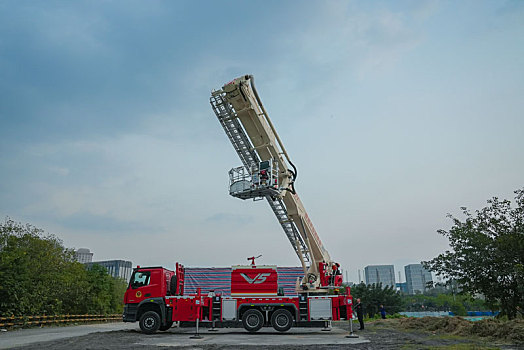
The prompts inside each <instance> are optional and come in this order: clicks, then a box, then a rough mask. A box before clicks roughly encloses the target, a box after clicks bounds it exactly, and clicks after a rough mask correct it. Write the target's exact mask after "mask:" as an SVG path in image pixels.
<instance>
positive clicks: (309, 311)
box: [123, 75, 352, 333]
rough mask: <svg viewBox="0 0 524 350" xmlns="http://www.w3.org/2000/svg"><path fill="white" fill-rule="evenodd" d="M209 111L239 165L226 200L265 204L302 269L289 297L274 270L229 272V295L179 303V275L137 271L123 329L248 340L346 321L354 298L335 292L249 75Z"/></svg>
mask: <svg viewBox="0 0 524 350" xmlns="http://www.w3.org/2000/svg"><path fill="white" fill-rule="evenodd" d="M210 102H211V106H212V108H213V111H214V112H215V115H216V116H217V118H218V121H219V122H220V124H221V126H222V127H223V129H224V131H225V133H226V135H227V136H228V138H229V140H230V141H231V143H232V145H233V148H234V149H235V151H236V152H237V154H238V156H239V157H240V159H241V161H242V163H243V165H242V166H240V167H236V168H233V169H231V170H230V171H229V179H230V184H229V185H230V186H229V194H230V195H231V196H233V197H236V198H240V199H243V200H245V199H253V200H264V199H265V200H266V201H267V202H268V204H269V206H270V207H271V209H272V210H273V213H274V214H275V216H276V218H277V220H278V221H279V223H280V225H281V227H282V229H283V230H284V233H285V234H286V236H287V237H288V239H289V242H290V243H291V246H292V247H293V249H294V250H295V253H296V254H297V257H298V258H299V261H300V263H301V265H302V269H303V271H304V276H303V278H302V279H301V280H298V281H297V284H296V288H295V293H294V295H290V296H286V295H283V293H282V292H281V291H280V290H279V286H278V282H277V281H278V276H277V269H276V266H257V265H255V263H254V259H255V258H250V259H252V263H251V265H247V266H233V268H232V272H231V295H218V294H217V295H215V294H214V293H212V292H211V293H208V294H206V295H204V294H202V293H201V292H200V290H198V291H197V293H196V294H189V295H184V267H183V266H182V265H180V264H178V263H177V264H176V269H175V271H170V270H167V269H164V268H162V267H137V268H136V269H135V270H134V272H133V275H132V277H131V281H130V283H129V287H128V289H127V291H126V293H125V308H124V315H123V319H124V321H125V322H136V321H139V323H140V328H141V329H142V331H143V332H145V333H154V332H156V331H157V330H167V329H169V328H170V327H171V326H172V325H173V322H180V324H181V325H193V324H194V323H196V324H197V325H198V324H199V322H203V323H207V324H212V325H213V326H217V327H220V326H222V327H226V326H228V327H232V326H240V325H242V326H243V327H244V328H245V329H246V330H248V331H249V332H256V331H258V330H259V329H260V328H261V327H263V326H272V327H273V328H274V329H276V330H277V331H280V332H284V331H287V330H288V329H290V328H291V327H292V326H312V325H317V324H320V325H321V324H323V323H325V322H329V321H331V320H335V321H336V320H340V319H347V318H350V317H351V315H352V309H351V306H352V297H351V295H350V290H349V288H346V289H344V288H341V285H342V275H341V272H340V269H339V267H340V265H339V264H338V263H336V262H334V261H332V259H331V257H330V255H329V253H328V252H327V250H326V248H325V247H324V245H323V244H322V241H321V240H320V237H319V235H318V234H317V232H316V230H315V228H314V227H313V223H312V221H311V219H310V218H309V216H308V215H307V212H306V210H305V208H304V205H303V204H302V202H301V200H300V198H299V196H298V194H297V192H296V190H295V180H296V178H297V168H296V167H295V165H294V164H293V163H292V162H291V160H290V158H289V155H288V153H287V151H286V149H285V148H284V145H283V144H282V142H281V140H280V137H279V136H278V134H277V132H276V130H275V128H274V126H273V123H272V122H271V120H270V119H269V116H268V114H267V112H266V110H265V108H264V106H263V105H262V102H261V100H260V97H259V96H258V93H257V90H256V88H255V83H254V78H253V76H252V75H245V76H242V77H240V78H237V79H235V80H233V81H231V82H229V83H227V84H225V85H224V86H223V87H222V89H219V90H214V91H213V92H212V94H211V99H210Z"/></svg>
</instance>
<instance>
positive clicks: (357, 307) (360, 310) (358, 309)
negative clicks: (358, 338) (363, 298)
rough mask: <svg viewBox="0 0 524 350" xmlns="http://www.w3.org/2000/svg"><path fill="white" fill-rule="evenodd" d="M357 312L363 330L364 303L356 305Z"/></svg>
mask: <svg viewBox="0 0 524 350" xmlns="http://www.w3.org/2000/svg"><path fill="white" fill-rule="evenodd" d="M355 311H356V312H357V318H358V322H359V323H360V328H359V329H361V330H363V329H364V308H363V307H362V303H357V305H355Z"/></svg>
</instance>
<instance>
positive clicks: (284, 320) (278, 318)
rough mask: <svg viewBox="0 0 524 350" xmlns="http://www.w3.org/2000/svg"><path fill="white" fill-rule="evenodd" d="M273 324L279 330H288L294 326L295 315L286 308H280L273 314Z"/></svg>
mask: <svg viewBox="0 0 524 350" xmlns="http://www.w3.org/2000/svg"><path fill="white" fill-rule="evenodd" d="M271 325H272V326H273V328H275V330H277V331H279V332H286V331H288V330H289V329H290V328H291V327H292V326H293V315H291V312H289V311H287V310H286V309H278V310H276V311H275V312H273V315H271Z"/></svg>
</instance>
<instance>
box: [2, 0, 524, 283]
mask: <svg viewBox="0 0 524 350" xmlns="http://www.w3.org/2000/svg"><path fill="white" fill-rule="evenodd" d="M523 38H524V3H522V2H521V1H461V2H445V1H442V2H441V1H395V2H388V1H366V2H357V1H329V2H326V1H304V2H298V1H264V2H247V1H223V2H214V1H187V2H183V1H147V2H146V1H125V2H124V1H112V2H109V1H76V2H70V1H46V2H40V1H23V2H20V1H0V122H1V128H0V174H1V181H0V214H1V215H2V216H4V217H5V216H9V217H11V218H12V219H14V220H16V221H21V222H29V223H32V224H34V225H36V226H38V227H41V228H43V229H45V230H46V231H49V232H51V233H54V234H56V235H58V236H59V237H61V238H62V239H63V240H64V243H65V244H66V245H67V246H69V247H74V248H79V247H88V248H90V249H91V250H92V251H93V252H94V253H95V259H98V260H103V259H129V260H131V261H133V263H134V264H141V265H148V264H154V265H158V264H164V265H166V266H171V265H172V264H173V263H174V261H181V262H183V263H185V264H186V265H191V266H229V265H232V264H239V263H244V262H245V261H246V260H245V258H246V257H248V256H252V255H258V254H263V258H261V260H260V262H261V263H265V264H278V265H281V266H282V265H287V266H294V265H298V260H297V259H296V257H295V255H294V253H293V251H292V249H291V247H290V246H289V243H288V242H287V239H286V237H285V235H284V234H283V232H281V229H280V227H279V225H278V223H277V221H276V219H275V218H274V217H273V214H272V213H271V210H270V208H269V207H268V205H267V204H266V203H264V202H255V203H252V202H243V201H240V200H237V199H235V198H232V197H229V196H228V194H227V184H228V183H227V182H228V177H227V172H228V170H229V169H230V168H232V167H234V166H238V165H240V161H239V159H237V156H236V154H235V152H234V151H233V149H232V147H231V145H230V144H229V141H228V139H227V137H226V136H225V134H224V133H223V131H222V130H221V128H220V125H219V124H218V122H217V121H216V118H215V116H214V114H213V112H212V110H211V108H210V105H209V96H210V92H211V90H212V89H214V88H220V87H221V86H222V85H223V84H224V83H226V82H227V81H230V80H232V79H233V78H235V77H237V76H240V75H243V74H254V75H255V77H256V81H257V88H258V90H259V93H260V95H261V98H262V100H263V102H264V104H265V107H266V109H267V110H268V113H269V114H270V116H271V118H272V120H273V122H274V124H275V125H276V127H277V130H278V132H279V134H280V136H281V138H282V140H283V142H284V144H285V146H286V148H287V150H288V152H289V154H290V156H291V158H292V159H293V160H294V163H295V164H296V165H297V167H298V169H299V178H298V179H297V184H296V187H297V191H298V193H299V194H300V196H301V198H302V200H303V202H304V204H305V206H306V208H307V210H308V213H309V216H310V217H311V218H312V220H313V222H314V223H315V226H316V229H317V231H318V232H319V234H320V236H321V238H322V239H323V241H324V244H325V245H326V246H327V248H328V250H329V252H330V254H331V256H332V257H334V258H335V259H337V260H338V261H340V262H341V264H342V266H343V267H344V268H346V269H350V275H351V279H352V280H355V279H356V276H357V269H359V268H363V267H364V266H366V265H368V264H388V263H393V264H395V265H396V267H397V268H398V267H402V266H403V265H404V264H407V263H413V262H418V261H420V260H423V259H429V258H432V257H434V256H436V255H437V254H438V253H440V252H441V251H443V250H445V249H446V248H447V244H446V241H445V240H444V238H443V237H440V236H439V235H438V234H437V233H436V230H437V229H440V228H444V229H445V228H448V227H449V226H450V222H449V220H447V219H446V217H445V216H446V214H447V213H455V214H458V212H459V210H458V208H459V207H460V206H467V207H469V208H471V209H478V208H481V207H483V206H484V205H485V200H487V199H488V198H490V197H492V196H499V197H503V198H512V191H513V190H515V189H517V188H521V187H522V186H523V182H522V180H523V174H524V162H523V161H522V150H523V149H524V138H523V134H524V115H523V111H524V98H523V96H524V83H523V82H524V67H523V66H524V64H523V62H524V61H523V59H522V57H524V39H523ZM402 275H403V271H402ZM402 278H403V277H402Z"/></svg>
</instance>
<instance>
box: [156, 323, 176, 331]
mask: <svg viewBox="0 0 524 350" xmlns="http://www.w3.org/2000/svg"><path fill="white" fill-rule="evenodd" d="M172 325H173V321H168V322H166V324H165V325H164V326H160V328H159V329H160V330H161V331H167V330H168V329H169V328H171V326H172Z"/></svg>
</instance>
